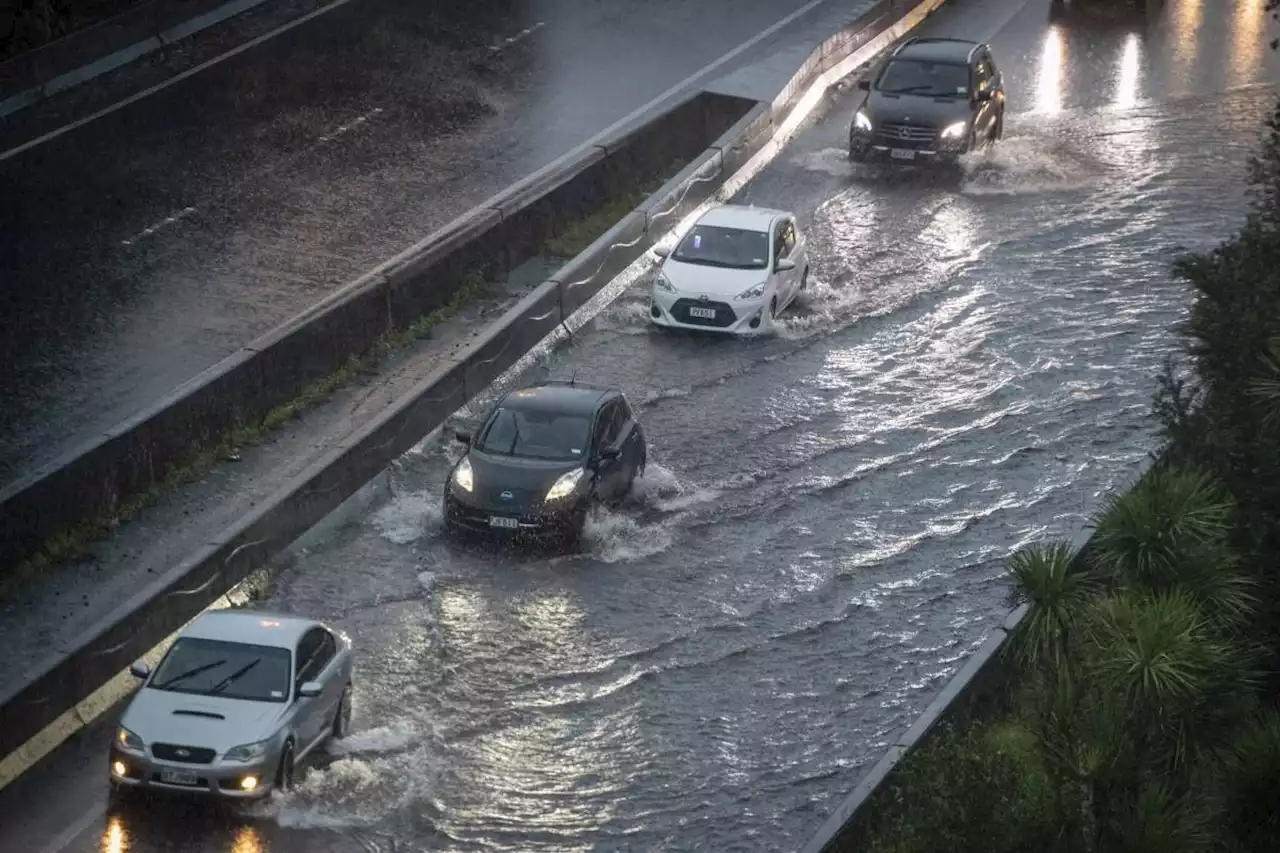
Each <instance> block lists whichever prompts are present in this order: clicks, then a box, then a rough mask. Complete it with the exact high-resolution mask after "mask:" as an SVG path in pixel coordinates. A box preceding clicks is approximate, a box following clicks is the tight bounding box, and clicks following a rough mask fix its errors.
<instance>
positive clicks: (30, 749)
mask: <svg viewBox="0 0 1280 853" xmlns="http://www.w3.org/2000/svg"><path fill="white" fill-rule="evenodd" d="M815 67H816V66H815ZM774 110H775V108H774V107H772V106H771V105H769V104H767V103H760V102H756V101H752V100H749V99H745V98H741V97H733V96H727V95H722V94H716V93H711V92H700V93H697V94H695V95H693V96H691V97H688V98H686V99H684V100H682V101H680V102H679V103H677V104H675V105H674V106H672V107H671V108H669V109H667V110H665V111H664V112H662V113H660V114H658V115H656V116H654V117H652V118H650V119H649V120H647V121H644V122H639V123H637V124H635V125H632V126H628V127H625V128H623V130H621V131H619V132H616V133H614V134H612V135H611V136H609V137H608V138H604V139H599V140H593V141H592V142H591V143H588V144H587V145H586V146H584V147H583V148H581V149H580V150H579V151H578V152H575V153H574V154H572V155H566V157H564V158H561V160H559V161H557V162H556V163H553V164H551V165H550V166H549V167H547V168H546V169H543V170H541V171H540V172H538V173H536V174H534V175H531V176H530V177H529V178H527V179H526V180H525V181H522V182H521V183H520V184H518V185H516V186H514V187H512V188H510V189H509V190H508V191H507V192H504V193H502V194H500V195H499V196H496V197H495V198H493V199H490V200H489V201H488V202H486V203H485V204H483V205H481V206H479V207H478V208H477V209H475V210H473V211H472V212H471V213H470V214H468V215H467V216H465V217H463V218H462V219H460V220H458V221H456V222H455V223H453V224H451V225H450V226H449V227H447V228H445V229H442V230H441V231H440V232H437V233H436V234H435V235H432V237H431V238H430V239H428V240H425V241H423V242H422V243H420V244H418V245H416V246H415V247H412V248H411V249H410V250H408V251H406V252H404V253H402V254H401V255H399V256H397V257H396V258H393V259H391V260H390V261H388V262H386V263H384V264H382V265H380V266H379V268H377V269H375V270H373V271H371V272H370V273H369V274H367V275H366V276H364V277H363V278H362V279H360V280H359V281H357V282H353V283H352V284H351V285H349V286H348V287H346V288H344V289H343V290H342V291H341V292H340V293H337V294H335V295H333V296H331V297H330V298H328V299H326V300H325V301H324V303H322V304H321V305H320V306H317V307H315V308H313V309H310V310H309V311H308V312H306V313H305V314H303V315H300V316H299V317H298V318H295V320H294V321H293V322H291V323H289V324H286V325H285V326H283V327H281V328H280V329H278V330H276V331H275V332H273V333H271V334H270V335H267V336H264V337H263V338H262V339H260V340H259V341H255V342H254V343H253V344H251V345H249V346H246V347H245V348H244V349H243V350H241V351H240V352H238V353H236V354H235V355H234V356H233V357H232V358H229V359H227V360H226V361H225V362H224V363H222V364H220V365H218V366H217V367H216V368H214V369H212V370H210V371H208V372H206V374H205V375H204V376H203V378H202V380H201V382H202V383H203V384H200V383H196V382H194V381H193V383H190V384H189V387H188V388H186V389H185V390H184V391H183V392H182V395H181V396H179V397H177V398H175V399H174V400H173V401H172V404H171V406H170V408H172V409H174V411H167V410H156V409H153V410H152V411H151V412H149V413H147V414H144V415H141V416H139V418H137V419H135V421H134V426H133V427H132V428H131V429H128V430H125V429H122V430H119V431H117V432H115V433H113V434H112V435H111V436H109V437H108V438H107V439H105V440H104V441H103V442H100V443H97V444H95V445H94V446H92V447H90V448H86V449H85V452H83V453H81V454H79V455H78V456H77V457H76V458H74V459H69V460H66V461H65V463H64V464H63V465H62V466H60V467H57V468H55V469H52V470H49V471H46V472H44V474H43V475H42V476H39V477H33V478H31V479H30V480H29V481H28V482H27V483H24V484H20V486H21V487H20V488H15V489H11V490H9V491H7V492H6V493H5V494H4V495H3V496H0V539H3V540H4V544H3V546H0V564H3V565H5V566H8V565H10V564H11V562H12V561H13V560H14V559H16V558H18V557H19V556H21V555H23V554H27V553H30V552H31V550H32V549H33V548H35V547H38V545H39V543H40V542H41V541H42V540H43V539H44V538H46V537H47V536H49V535H51V534H53V533H56V532H58V531H60V530H63V529H65V528H66V527H67V526H69V525H72V524H74V523H75V522H76V521H78V520H79V518H82V517H84V515H85V513H86V512H87V511H89V509H91V508H99V507H104V506H107V507H110V506H114V505H118V504H119V502H120V501H121V500H122V499H126V497H127V495H128V493H129V490H131V489H132V490H138V489H141V488H143V487H144V486H145V485H146V484H148V483H154V482H155V481H156V480H157V479H158V478H159V477H161V476H162V475H163V472H164V471H165V470H166V468H167V467H169V466H171V465H173V464H174V463H175V462H176V461H178V460H180V459H181V458H182V449H183V448H184V447H186V448H188V449H190V448H191V447H192V446H194V445H198V444H199V443H201V442H207V441H208V440H210V439H209V437H210V436H211V435H212V434H213V429H214V428H211V427H209V426H208V425H207V424H204V423H202V418H205V417H210V418H214V417H222V418H223V420H219V421H215V423H220V424H224V423H230V422H232V421H231V420H230V419H231V418H232V417H233V416H231V415H216V412H218V411H219V410H222V411H230V412H234V413H235V415H234V417H235V418H241V419H244V418H253V417H261V416H262V414H263V413H264V412H266V411H267V410H268V409H269V408H270V407H271V406H273V405H276V404H278V403H279V402H280V401H282V400H285V399H288V397H289V395H290V394H291V393H296V390H297V389H298V388H300V387H302V385H303V384H305V383H306V382H308V381H314V380H315V379H316V378H318V377H322V376H324V375H325V372H326V371H327V370H328V369H329V366H331V365H333V364H334V363H338V362H340V361H341V360H343V359H346V358H350V357H352V356H355V355H358V354H359V353H361V352H363V351H364V350H367V349H368V348H370V347H372V346H374V345H375V344H376V343H377V342H378V340H379V339H380V336H381V335H384V334H387V333H388V332H389V331H393V330H395V329H398V328H403V327H405V326H407V325H409V324H411V323H412V322H413V321H414V319H416V317H418V316H420V315H421V313H422V312H423V311H424V310H430V309H429V306H431V305H436V304H440V301H442V300H443V299H444V298H447V297H446V296H444V294H452V293H455V292H458V290H459V289H460V288H461V287H462V286H463V284H464V279H465V278H466V277H467V276H469V275H473V274H475V273H476V271H477V270H481V271H488V272H489V273H491V274H500V275H506V274H508V273H510V272H511V271H512V270H514V269H516V268H517V267H519V266H520V265H522V264H524V263H525V262H527V261H529V260H531V259H534V258H537V257H539V254H540V251H541V248H542V245H543V243H545V241H546V240H547V239H550V238H553V237H556V236H557V235H558V234H559V233H561V232H562V231H563V230H564V229H565V227H567V225H568V223H569V222H571V221H572V219H573V217H581V216H585V215H589V214H591V213H592V212H593V210H596V209H599V208H600V207H602V206H604V205H605V204H606V203H609V202H611V201H613V200H614V199H616V197H617V195H619V194H622V193H634V191H635V187H637V186H639V185H652V184H654V183H657V182H661V186H660V187H659V188H658V189H657V190H656V191H654V192H652V193H650V194H649V195H648V197H647V198H645V199H643V200H642V201H640V203H639V204H638V205H637V206H636V208H635V209H634V210H632V211H631V212H630V213H628V214H626V215H625V216H623V217H622V218H621V220H620V221H618V222H616V223H615V224H614V225H613V226H612V227H611V228H609V229H608V230H606V231H605V233H604V234H602V235H601V236H599V237H598V238H596V239H595V240H594V241H593V242H592V243H591V244H590V245H588V246H587V247H586V248H585V249H583V250H582V251H580V252H578V253H577V254H576V256H575V257H574V258H573V259H572V260H570V261H568V262H567V263H565V264H564V265H563V266H562V267H561V268H560V269H559V270H558V271H557V272H556V273H554V274H553V275H552V276H551V277H550V278H549V279H548V280H547V281H546V282H545V283H543V284H542V285H540V286H539V287H537V288H535V289H534V290H532V291H531V292H529V293H528V294H527V295H525V296H524V297H523V299H521V301H520V302H519V303H518V304H516V305H515V306H514V307H512V308H511V309H510V310H508V311H507V312H506V313H505V314H504V315H503V316H502V317H501V318H500V319H499V320H498V321H497V322H496V323H494V324H493V325H492V327H490V328H489V329H488V330H487V331H486V332H484V333H483V335H482V336H481V337H480V338H479V339H477V340H476V341H475V342H474V343H472V344H471V345H470V346H469V347H468V348H467V349H465V350H464V351H462V352H461V353H458V354H456V356H454V357H450V358H448V359H446V360H445V361H444V362H443V363H440V364H438V365H437V366H436V368H435V369H434V371H433V373H432V374H431V375H430V376H428V377H426V378H424V379H423V380H422V381H421V382H419V383H418V384H416V385H415V386H414V387H413V388H412V390H411V392H409V393H407V394H404V395H402V396H401V397H400V398H398V399H397V400H396V401H395V402H394V403H393V404H392V405H390V406H389V407H388V408H387V409H386V410H385V411H384V412H382V413H381V414H380V415H379V416H378V417H377V418H376V419H375V420H374V421H372V422H370V423H367V424H365V425H363V426H361V427H359V428H358V429H356V430H354V431H353V432H352V433H351V434H350V435H348V436H347V437H346V438H345V439H343V440H342V441H340V442H339V443H338V445H337V446H336V447H333V448H332V449H331V450H329V451H328V452H327V453H326V454H325V455H324V456H322V457H321V458H319V459H317V460H316V461H315V462H314V463H313V464H311V465H310V466H309V467H308V468H307V469H306V470H305V471H304V472H303V473H302V474H300V475H299V476H297V477H296V478H294V479H293V480H292V481H290V482H289V483H288V484H286V485H284V486H283V487H282V488H280V489H279V490H278V491H276V493H275V494H273V495H272V496H271V497H270V498H269V499H268V500H266V501H263V502H261V503H260V504H259V505H258V506H256V507H255V508H254V510H253V512H251V513H249V514H248V515H246V516H245V517H243V518H242V519H241V520H240V521H239V522H237V523H236V524H234V525H231V526H229V527H228V529H226V530H224V531H220V532H219V533H218V535H217V536H215V537H211V538H210V540H209V541H208V542H206V544H205V546H204V547H203V548H201V549H200V550H199V552H198V553H195V554H192V555H191V556H190V557H188V558H187V559H185V560H183V561H181V563H180V564H178V565H175V566H174V567H173V568H172V569H171V570H169V571H168V572H167V573H166V574H165V575H164V576H163V577H161V578H159V579H157V580H156V581H155V582H154V583H152V584H151V585H150V586H148V587H147V588H146V589H144V590H141V591H139V592H138V593H137V594H136V595H135V596H134V597H133V598H132V599H131V600H129V601H127V602H123V603H122V604H121V605H120V606H119V607H118V608H117V609H116V610H115V611H114V612H112V613H111V614H110V616H108V617H107V618H105V619H103V620H101V621H100V622H98V623H97V624H94V625H87V626H85V629H84V630H83V631H82V632H81V633H80V634H79V635H78V636H76V637H75V639H74V640H73V641H70V642H67V643H65V644H63V646H62V647H59V648H56V649H51V650H50V654H49V656H48V657H47V658H45V659H44V660H41V661H36V662H33V665H32V666H31V667H30V668H28V670H27V673H26V675H27V677H26V678H25V679H24V683H22V684H5V685H3V686H2V687H0V707H2V708H3V710H2V711H0V714H3V718H4V720H5V725H4V726H0V755H4V756H9V755H10V754H11V753H15V751H20V752H21V753H22V754H23V755H24V756H35V758H38V757H39V755H42V754H44V752H47V751H48V749H49V748H52V746H51V745H50V744H52V745H56V743H57V742H60V740H61V739H63V738H65V737H66V736H67V735H68V734H69V730H68V726H72V725H74V724H73V723H66V722H65V721H66V719H67V715H68V714H69V713H74V714H75V715H78V716H79V718H80V721H81V723H82V724H83V722H85V721H87V720H86V718H87V717H91V716H92V714H94V713H98V712H100V710H101V709H102V708H103V707H105V704H104V703H105V702H106V700H105V699H104V698H103V697H104V695H105V694H104V692H103V691H105V690H107V689H108V688H110V689H121V690H123V689H126V688H123V687H113V686H112V685H119V684H123V683H124V682H122V681H121V678H120V671H121V670H123V669H125V668H126V667H127V666H128V664H129V663H130V662H131V661H133V660H135V659H136V658H138V657H140V656H142V655H143V653H144V652H147V651H148V650H149V649H152V647H154V646H155V645H156V644H158V643H160V642H161V641H163V640H164V639H165V638H166V637H168V636H170V635H171V634H172V633H173V632H174V631H175V630H177V629H178V628H180V627H181V626H182V625H183V624H184V623H185V622H186V621H187V620H189V619H190V618H192V617H193V616H195V615H196V614H198V613H199V612H200V611H201V610H202V609H203V608H205V607H207V606H209V605H210V604H211V603H213V602H214V601H215V600H217V599H219V597H221V596H225V595H226V593H227V592H228V590H230V589H231V588H232V587H233V586H234V585H235V584H237V583H239V582H240V581H242V580H243V579H244V578H246V577H247V576H248V575H249V574H250V573H251V572H252V571H254V570H256V569H258V568H260V567H262V566H263V565H265V564H266V563H268V562H269V561H270V560H271V559H272V558H273V557H274V556H275V555H276V554H278V553H280V552H281V551H282V550H284V549H285V548H287V547H288V545H289V544H290V543H291V542H293V541H294V540H296V539H297V538H298V537H299V536H300V535H302V534H303V533H304V532H305V531H307V530H308V529H309V528H311V527H312V526H313V525H315V524H316V523H318V522H320V521H321V520H322V519H324V518H325V517H326V516H327V515H328V514H329V513H330V512H332V511H334V510H335V509H337V508H338V507H339V506H340V505H342V504H343V502H344V501H346V500H347V499H348V498H349V497H351V496H352V495H353V494H355V493H356V492H357V491H358V490H359V489H360V488H361V487H362V486H363V485H364V484H365V483H367V482H368V481H369V480H371V479H372V478H374V477H375V476H376V475H377V474H378V473H379V472H380V471H382V470H383V469H385V467H386V466H387V465H388V464H389V463H390V462H391V461H392V460H394V459H395V458H397V457H398V456H400V455H402V454H403V453H404V452H406V451H407V450H409V449H410V448H411V447H412V446H413V445H414V444H415V443H417V442H418V441H420V440H421V438H422V437H423V436H424V435H426V434H427V433H429V432H430V431H432V430H433V429H435V428H437V427H439V426H441V425H442V424H443V423H444V422H445V420H446V418H448V417H449V416H450V415H451V414H452V413H453V412H455V411H456V410H457V409H459V408H461V407H462V406H463V405H465V404H466V403H467V402H468V401H470V400H471V399H472V398H474V397H475V395H476V394H477V393H479V392H480V391H482V390H483V388H484V387H485V386H486V385H488V384H489V383H490V382H491V381H492V380H493V379H494V378H496V377H498V376H499V375H501V374H502V373H504V372H505V371H506V370H508V369H509V368H510V367H512V366H513V365H514V364H516V362H517V361H518V360H519V359H520V358H522V357H524V356H525V355H526V354H527V353H528V352H529V351H530V349H531V348H533V347H535V346H536V345H538V344H539V343H540V342H542V341H544V340H545V339H546V338H547V337H548V336H549V335H551V334H552V333H554V332H555V330H556V327H557V326H559V325H561V324H562V323H564V321H565V320H566V319H567V318H568V317H569V316H570V315H571V314H573V313H574V312H575V311H577V310H578V309H579V308H580V307H581V306H582V305H584V304H585V303H586V302H587V301H588V300H590V299H591V297H592V296H595V295H596V294H597V293H599V292H600V291H601V290H602V289H603V288H604V287H605V286H606V285H607V284H608V283H609V282H610V281H611V280H612V279H614V278H615V277H616V276H617V275H618V273H619V272H621V271H622V270H623V269H625V268H626V267H627V266H628V265H630V264H631V263H633V262H634V261H635V260H636V259H637V258H639V257H640V255H641V254H642V253H643V252H644V251H646V250H647V249H648V248H649V247H650V246H651V245H652V244H653V242H654V241H655V240H656V239H657V238H659V237H661V236H663V235H664V234H665V233H666V232H667V231H669V230H670V228H671V227H672V226H673V225H674V224H675V223H676V222H678V221H679V220H680V219H681V218H683V217H684V216H687V214H688V212H689V211H691V210H692V209H693V208H694V207H695V206H696V205H697V204H699V203H701V202H702V201H704V200H705V199H707V198H708V197H710V196H711V194H712V192H713V191H714V190H715V189H716V188H717V187H718V186H719V185H721V184H722V183H723V182H724V181H725V180H726V179H728V178H729V177H731V176H732V175H733V174H734V171H735V170H736V168H737V167H739V166H741V165H742V164H744V163H745V162H747V161H748V160H749V159H750V158H751V157H752V156H753V155H754V154H755V153H756V152H759V151H760V150H761V149H762V148H763V146H764V145H765V144H767V142H768V140H769V139H770V137H771V131H772V129H773V113H774ZM673 166H674V167H678V172H677V174H675V176H674V177H670V174H671V172H673V171H677V169H676V168H673ZM309 349H310V350H311V352H310V353H308V350H309ZM277 367H278V369H277ZM211 413H212V414H211ZM164 424H173V425H175V426H173V429H175V430H177V431H178V432H180V433H181V434H179V435H177V436H168V435H165V436H161V434H160V433H161V432H162V429H163V426H162V425H164ZM11 534H12V535H13V537H14V538H12V539H11V538H10V536H11ZM118 696H119V694H116V698H118ZM90 708H93V709H97V710H89V709H90ZM41 750H43V751H44V752H42V751H41ZM35 758H33V759H31V761H34V760H35ZM5 760H6V761H7V760H8V759H7V758H6V759H5ZM24 762H26V764H25V765H24V767H25V766H29V764H30V762H29V761H27V760H26V759H25V758H24ZM18 772H20V771H18ZM5 781H7V780H6V779H5V778H4V774H3V773H0V784H4V782H5Z"/></svg>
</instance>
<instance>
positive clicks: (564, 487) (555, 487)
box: [547, 468, 583, 501]
mask: <svg viewBox="0 0 1280 853" xmlns="http://www.w3.org/2000/svg"><path fill="white" fill-rule="evenodd" d="M582 474H583V469H581V468H574V469H573V470H572V471H569V472H567V473H564V474H561V475H560V479H558V480H556V481H555V482H554V483H552V484H551V489H550V490H549V491H548V492H547V500H549V501H558V500H560V499H561V498H565V497H568V496H569V495H571V494H573V490H574V489H576V488H578V483H580V482H582Z"/></svg>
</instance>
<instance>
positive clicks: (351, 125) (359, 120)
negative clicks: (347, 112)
mask: <svg viewBox="0 0 1280 853" xmlns="http://www.w3.org/2000/svg"><path fill="white" fill-rule="evenodd" d="M381 114H382V107H374V108H373V109H371V110H369V112H367V113H365V114H364V115H362V116H356V117H355V118H353V119H352V120H351V121H349V122H347V123H346V124H344V125H342V126H341V127H339V128H338V129H337V130H335V131H334V132H333V133H327V134H325V135H324V136H322V137H320V141H321V142H328V141H329V140H331V139H337V138H338V137H339V136H341V135H342V134H344V133H346V132H347V131H349V130H355V129H356V128H357V127H359V126H360V125H362V124H364V123H365V122H366V121H368V120H369V119H371V118H373V117H374V116H376V115H381Z"/></svg>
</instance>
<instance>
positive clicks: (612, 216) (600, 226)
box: [543, 161, 684, 259]
mask: <svg viewBox="0 0 1280 853" xmlns="http://www.w3.org/2000/svg"><path fill="white" fill-rule="evenodd" d="M682 168H684V163H683V161H675V162H673V163H671V164H670V165H669V166H668V167H667V168H666V169H665V170H664V171H663V174H664V175H666V176H667V177H663V178H655V179H653V180H651V181H646V182H644V183H641V184H637V185H636V187H635V188H634V189H633V190H631V191H630V192H629V193H625V194H624V195H620V196H618V197H617V198H615V199H614V200H612V201H610V202H606V203H605V205H604V207H602V208H600V209H599V210H597V211H596V212H595V213H589V214H587V215H586V216H584V217H582V218H581V219H579V220H577V221H576V222H573V223H571V224H570V225H569V227H568V228H566V229H564V231H563V232H561V233H560V234H559V235H557V236H555V237H552V238H551V239H550V240H548V241H547V242H546V244H545V245H544V246H543V251H544V252H545V253H546V254H547V255H550V256H551V257H553V258H565V259H568V258H572V257H574V256H575V255H577V254H578V253H579V252H581V251H582V250H584V249H586V248H587V247H588V246H590V245H591V244H592V243H594V242H595V241H596V240H598V239H600V235H601V234H604V232H606V231H608V230H609V229H610V228H612V227H613V226H615V225H617V224H618V223H619V222H621V221H622V220H623V219H625V218H626V217H627V216H628V215H629V214H630V213H631V212H632V211H634V210H635V209H636V208H637V207H639V206H640V204H641V202H643V201H644V200H645V199H646V198H648V197H649V196H650V195H651V194H653V193H654V192H656V191H657V190H658V189H659V188H660V187H661V186H662V185H663V184H665V183H666V182H667V181H669V180H670V179H671V176H672V175H675V174H676V173H677V172H678V171H679V170H680V169H682Z"/></svg>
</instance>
